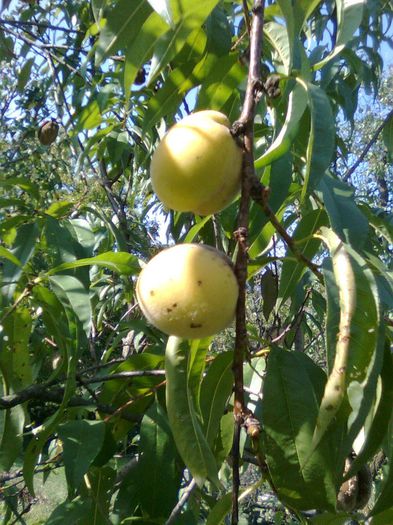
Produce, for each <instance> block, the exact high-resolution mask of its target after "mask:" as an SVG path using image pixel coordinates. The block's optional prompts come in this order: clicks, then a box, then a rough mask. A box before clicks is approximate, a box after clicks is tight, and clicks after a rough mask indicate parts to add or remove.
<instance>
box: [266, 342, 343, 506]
mask: <svg viewBox="0 0 393 525" xmlns="http://www.w3.org/2000/svg"><path fill="white" fill-rule="evenodd" d="M324 380H325V377H324V373H323V371H322V370H321V369H320V368H319V367H318V366H316V365H315V364H314V363H313V362H312V361H311V359H310V358H308V357H307V356H306V355H304V354H302V353H299V352H288V351H285V350H280V349H278V348H272V350H271V352H270V354H269V359H268V363H267V370H266V376H265V378H264V384H263V401H262V410H263V427H262V429H263V442H264V445H263V446H264V451H265V455H266V461H267V464H268V467H269V472H270V475H271V476H272V480H273V483H274V485H275V486H276V487H277V491H278V494H279V497H280V499H281V500H282V501H284V502H286V503H287V504H288V505H293V506H295V507H296V508H297V509H310V508H318V509H325V510H333V508H334V506H335V501H336V489H335V472H334V469H335V459H336V458H335V457H334V450H332V449H331V446H330V445H329V443H328V442H327V441H325V442H324V443H322V444H321V445H322V446H321V447H320V448H319V449H318V450H316V451H314V453H313V454H312V456H311V457H310V454H309V451H310V446H311V441H312V435H313V431H314V425H315V421H316V417H317V414H318V407H319V400H320V398H321V396H322V391H323V384H324Z"/></svg>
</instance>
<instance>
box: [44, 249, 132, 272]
mask: <svg viewBox="0 0 393 525" xmlns="http://www.w3.org/2000/svg"><path fill="white" fill-rule="evenodd" d="M94 265H96V266H103V267H105V268H109V269H110V270H112V271H113V272H116V273H119V274H123V275H135V274H136V273H138V272H139V270H140V267H139V264H138V259H137V257H136V256H135V255H131V254H130V253H126V252H105V253H100V255H96V256H95V257H89V258H86V259H79V260H78V261H75V262H70V263H63V264H60V265H59V266H56V267H55V268H52V269H51V270H49V272H47V275H54V274H56V273H58V272H62V271H64V270H72V269H74V268H80V267H82V266H94Z"/></svg>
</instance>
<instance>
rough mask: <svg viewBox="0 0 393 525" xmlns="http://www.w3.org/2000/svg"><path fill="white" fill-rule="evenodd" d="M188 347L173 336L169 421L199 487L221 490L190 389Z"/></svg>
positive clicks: (169, 359)
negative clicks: (207, 482) (210, 484)
mask: <svg viewBox="0 0 393 525" xmlns="http://www.w3.org/2000/svg"><path fill="white" fill-rule="evenodd" d="M188 369H189V347H188V344H187V342H185V341H183V342H182V341H181V340H180V339H178V338H176V337H173V336H170V337H169V339H168V344H167V348H166V354H165V371H166V377H167V384H166V403H167V411H168V419H169V423H170V426H171V430H172V433H173V437H174V440H175V443H176V447H177V449H178V451H179V454H180V456H181V457H182V459H183V461H184V463H185V464H186V466H187V467H188V468H189V470H190V472H191V474H192V476H193V477H194V479H195V481H196V482H197V484H198V485H199V486H202V485H203V484H204V482H205V480H206V478H209V479H210V480H211V481H212V482H213V483H215V484H216V485H218V486H219V481H218V478H217V465H216V462H215V459H214V456H213V453H212V451H211V449H210V447H209V444H208V442H207V440H206V438H205V437H204V435H203V431H202V427H201V425H200V423H199V420H198V416H197V413H196V411H195V400H194V399H193V398H192V396H191V391H190V388H189V385H188Z"/></svg>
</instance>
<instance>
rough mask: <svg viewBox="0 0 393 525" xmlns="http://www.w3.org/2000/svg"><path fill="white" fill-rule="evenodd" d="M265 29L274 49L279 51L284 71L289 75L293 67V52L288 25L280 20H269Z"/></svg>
mask: <svg viewBox="0 0 393 525" xmlns="http://www.w3.org/2000/svg"><path fill="white" fill-rule="evenodd" d="M292 25H293V24H292ZM263 31H264V34H265V35H266V38H267V39H268V40H269V42H270V43H271V45H272V46H273V48H274V50H275V51H276V52H277V53H278V55H279V57H280V59H281V62H282V64H283V66H284V73H285V74H286V75H289V74H290V71H291V68H292V53H293V48H292V45H291V42H292V40H291V39H290V38H288V31H290V29H289V27H288V30H287V27H286V26H284V25H282V24H279V23H278V22H268V23H266V24H264V27H263Z"/></svg>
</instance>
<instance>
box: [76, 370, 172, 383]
mask: <svg viewBox="0 0 393 525" xmlns="http://www.w3.org/2000/svg"><path fill="white" fill-rule="evenodd" d="M145 376H158V377H161V376H165V370H133V371H131V372H117V373H115V374H108V375H106V376H96V377H89V378H88V379H84V378H83V382H84V383H86V384H91V383H100V382H102V381H113V380H114V379H130V378H132V377H145Z"/></svg>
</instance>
